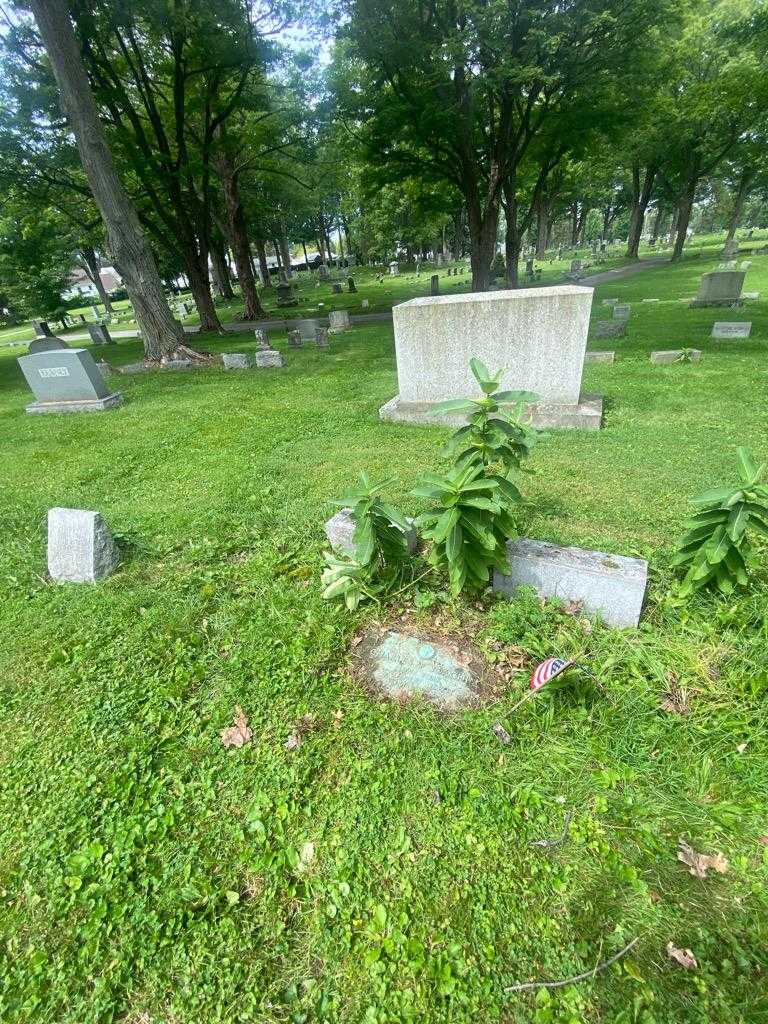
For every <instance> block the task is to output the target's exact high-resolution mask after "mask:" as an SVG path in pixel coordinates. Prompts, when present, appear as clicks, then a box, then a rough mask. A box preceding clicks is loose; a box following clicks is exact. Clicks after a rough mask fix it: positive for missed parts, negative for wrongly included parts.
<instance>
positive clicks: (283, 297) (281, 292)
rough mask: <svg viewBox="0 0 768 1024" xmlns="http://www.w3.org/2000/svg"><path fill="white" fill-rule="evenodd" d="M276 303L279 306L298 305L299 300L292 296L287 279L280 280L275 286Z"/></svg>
mask: <svg viewBox="0 0 768 1024" xmlns="http://www.w3.org/2000/svg"><path fill="white" fill-rule="evenodd" d="M276 293H277V305H278V306H279V307H281V308H285V307H286V306H298V304H299V300H298V299H296V298H294V296H293V289H292V288H291V286H290V284H288V282H287V281H281V282H280V284H279V285H278V286H277V288H276Z"/></svg>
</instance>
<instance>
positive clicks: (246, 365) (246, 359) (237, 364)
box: [221, 352, 252, 370]
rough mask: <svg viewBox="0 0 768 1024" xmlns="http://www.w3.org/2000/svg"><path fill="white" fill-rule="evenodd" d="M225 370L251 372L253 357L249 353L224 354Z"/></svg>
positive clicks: (222, 356)
mask: <svg viewBox="0 0 768 1024" xmlns="http://www.w3.org/2000/svg"><path fill="white" fill-rule="evenodd" d="M221 358H222V361H223V363H224V369H225V370H250V368H251V366H252V363H251V357H250V356H249V355H248V353H247V352H222V355H221Z"/></svg>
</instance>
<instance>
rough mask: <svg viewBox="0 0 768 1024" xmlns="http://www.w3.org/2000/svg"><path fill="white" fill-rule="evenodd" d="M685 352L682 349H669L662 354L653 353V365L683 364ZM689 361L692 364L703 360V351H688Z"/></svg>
mask: <svg viewBox="0 0 768 1024" xmlns="http://www.w3.org/2000/svg"><path fill="white" fill-rule="evenodd" d="M685 354H686V353H685V351H684V350H683V349H681V348H677V349H667V350H665V351H660V352H651V362H652V363H682V362H685ZM688 359H689V361H690V362H691V363H698V362H699V361H700V359H701V349H699V348H691V349H688Z"/></svg>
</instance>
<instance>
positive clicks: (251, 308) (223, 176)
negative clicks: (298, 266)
mask: <svg viewBox="0 0 768 1024" xmlns="http://www.w3.org/2000/svg"><path fill="white" fill-rule="evenodd" d="M216 166H217V170H218V174H219V181H220V182H221V188H222V191H223V193H224V203H225V205H226V208H227V227H228V231H229V244H230V245H231V246H232V254H233V256H234V257H235V270H236V271H237V280H238V284H239V285H240V294H241V295H242V297H243V306H244V309H243V314H242V317H243V319H244V320H258V319H259V318H261V317H264V316H265V315H266V314H265V312H264V309H263V307H262V305H261V302H260V300H259V295H258V292H257V291H256V280H255V278H254V276H253V257H252V256H251V247H250V244H249V242H248V227H247V224H246V221H245V212H244V210H243V204H242V201H241V199H240V184H239V182H238V177H237V173H236V172H235V169H234V166H233V164H232V160H231V159H230V156H229V154H228V153H227V152H226V150H225V149H223V148H222V150H221V151H220V152H219V153H218V155H217V160H216ZM265 259H266V257H265ZM264 283H265V282H262V284H264ZM266 284H269V278H267V280H266Z"/></svg>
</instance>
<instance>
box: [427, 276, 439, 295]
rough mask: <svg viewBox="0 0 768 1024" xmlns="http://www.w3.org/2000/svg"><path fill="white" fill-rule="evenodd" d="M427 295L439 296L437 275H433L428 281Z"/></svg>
mask: <svg viewBox="0 0 768 1024" xmlns="http://www.w3.org/2000/svg"><path fill="white" fill-rule="evenodd" d="M429 294H430V295H439V294H440V278H439V277H438V276H437V274H433V275H432V277H430V279H429Z"/></svg>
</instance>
